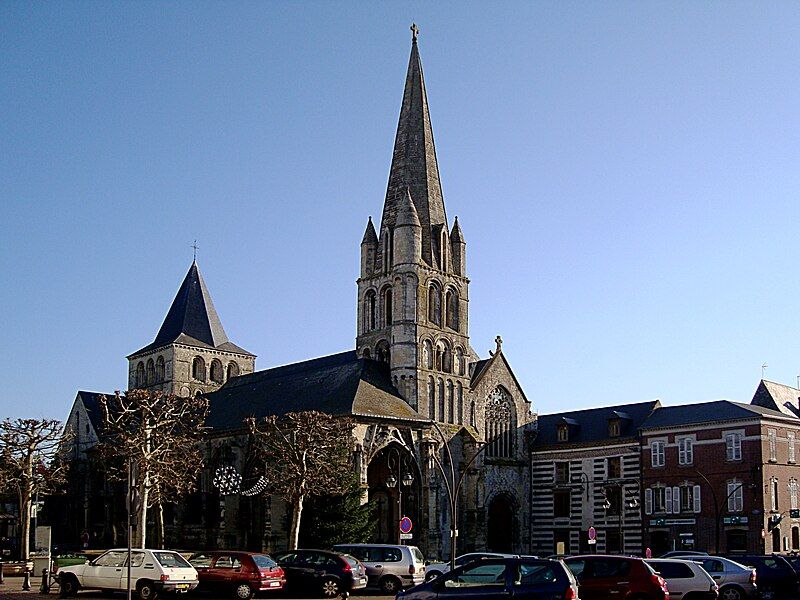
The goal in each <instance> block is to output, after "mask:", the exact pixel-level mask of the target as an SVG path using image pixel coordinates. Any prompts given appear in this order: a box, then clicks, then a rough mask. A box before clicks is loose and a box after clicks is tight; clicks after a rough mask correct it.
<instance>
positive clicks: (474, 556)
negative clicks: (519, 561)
mask: <svg viewBox="0 0 800 600" xmlns="http://www.w3.org/2000/svg"><path fill="white" fill-rule="evenodd" d="M517 556H519V555H518V554H501V553H499V552H470V553H469V554H462V555H461V556H458V557H456V561H455V562H456V566H457V567H460V566H462V565H466V564H468V563H471V562H473V561H476V560H485V559H487V558H514V557H517ZM449 570H450V563H449V562H438V563H430V564H429V565H428V566H427V567H425V579H426V581H430V580H431V579H435V578H436V577H438V576H439V575H441V574H442V573H447V572H448V571H449Z"/></svg>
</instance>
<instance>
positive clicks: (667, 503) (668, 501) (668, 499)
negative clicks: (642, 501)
mask: <svg viewBox="0 0 800 600" xmlns="http://www.w3.org/2000/svg"><path fill="white" fill-rule="evenodd" d="M664 510H666V511H667V512H668V513H671V512H672V488H671V487H668V488H667V489H666V490H664Z"/></svg>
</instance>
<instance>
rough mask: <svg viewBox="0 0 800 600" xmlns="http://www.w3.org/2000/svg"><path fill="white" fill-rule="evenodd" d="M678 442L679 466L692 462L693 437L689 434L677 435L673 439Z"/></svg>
mask: <svg viewBox="0 0 800 600" xmlns="http://www.w3.org/2000/svg"><path fill="white" fill-rule="evenodd" d="M675 441H676V442H677V444H678V464H679V465H681V466H685V465H691V464H693V463H694V448H693V444H694V439H693V438H692V437H690V436H683V437H679V438H677V439H676V440H675Z"/></svg>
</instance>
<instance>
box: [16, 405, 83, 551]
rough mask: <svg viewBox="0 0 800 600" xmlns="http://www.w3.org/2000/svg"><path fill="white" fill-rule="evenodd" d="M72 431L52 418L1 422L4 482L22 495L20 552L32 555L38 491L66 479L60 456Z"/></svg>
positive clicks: (42, 491) (20, 505)
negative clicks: (32, 522) (35, 499)
mask: <svg viewBox="0 0 800 600" xmlns="http://www.w3.org/2000/svg"><path fill="white" fill-rule="evenodd" d="M66 437H68V434H65V433H64V432H63V427H62V424H61V421H57V420H50V419H42V420H39V419H17V420H16V421H11V420H10V419H6V420H4V421H3V422H2V423H0V457H2V461H3V467H2V468H0V484H1V485H3V487H4V488H5V489H8V490H15V491H16V492H17V494H18V497H19V514H20V521H21V525H22V527H21V538H22V539H21V540H20V550H21V552H20V554H21V556H22V558H23V560H27V558H28V556H29V555H30V537H31V512H32V511H31V507H32V504H33V500H34V498H35V497H36V495H37V494H40V493H46V492H48V491H50V490H52V489H53V488H54V487H55V486H57V485H58V484H60V483H61V482H62V481H63V478H64V474H65V467H64V463H63V462H62V461H60V460H58V455H59V450H60V448H61V444H62V442H63V441H65V438H66Z"/></svg>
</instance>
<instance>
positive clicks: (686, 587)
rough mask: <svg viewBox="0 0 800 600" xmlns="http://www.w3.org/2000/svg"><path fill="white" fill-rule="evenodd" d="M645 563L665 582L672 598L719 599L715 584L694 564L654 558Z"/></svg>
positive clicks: (686, 561)
mask: <svg viewBox="0 0 800 600" xmlns="http://www.w3.org/2000/svg"><path fill="white" fill-rule="evenodd" d="M645 562H646V563H647V564H648V565H650V566H651V567H653V569H655V571H656V573H658V574H659V575H661V577H663V578H664V579H665V580H666V582H667V588H669V595H670V597H672V598H691V599H692V600H717V598H719V588H718V587H717V584H716V582H715V581H714V580H713V579H712V578H711V575H709V574H708V573H706V572H705V571H704V570H703V567H701V566H700V565H699V564H698V563H696V562H692V561H690V560H681V559H679V558H656V559H651V560H646V561H645Z"/></svg>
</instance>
